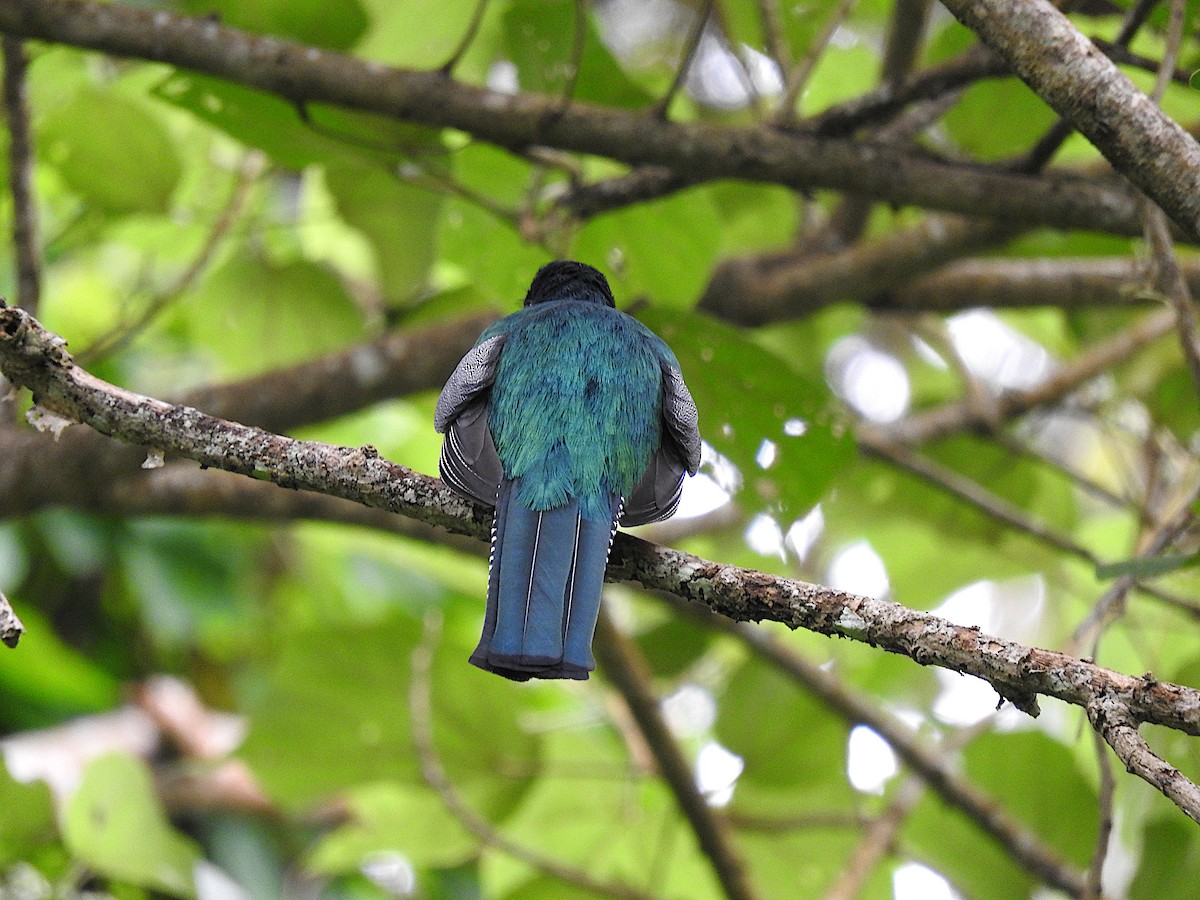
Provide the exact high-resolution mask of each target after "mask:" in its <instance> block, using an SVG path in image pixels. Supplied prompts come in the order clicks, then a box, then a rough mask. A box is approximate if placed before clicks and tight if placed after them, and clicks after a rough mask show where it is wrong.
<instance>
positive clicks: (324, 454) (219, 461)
mask: <svg viewBox="0 0 1200 900" xmlns="http://www.w3.org/2000/svg"><path fill="white" fill-rule="evenodd" d="M63 344H64V342H63V340H62V338H60V337H58V336H57V335H55V334H53V333H52V332H49V331H47V330H46V329H45V328H44V327H43V326H42V325H41V324H40V323H38V322H37V321H36V320H35V319H33V317H31V316H29V315H28V314H27V313H25V312H23V311H22V310H20V309H7V308H5V309H0V371H2V372H3V373H4V374H5V375H6V376H7V377H8V378H9V379H10V380H11V381H13V382H14V383H16V384H18V385H20V386H22V387H26V388H28V389H30V390H31V391H33V394H34V399H35V401H36V402H37V403H38V404H39V405H40V406H41V407H43V408H45V409H47V410H49V411H51V412H53V413H55V414H57V415H59V416H64V417H67V418H68V419H71V420H74V421H78V422H83V423H85V424H88V425H90V426H91V427H93V428H95V429H96V430H98V431H101V432H102V433H104V434H107V435H109V436H111V437H114V438H117V439H119V440H122V441H126V442H129V443H133V444H138V445H141V446H143V447H151V448H158V449H160V450H164V451H170V452H173V453H179V454H182V455H185V456H187V457H189V458H191V459H194V460H196V461H198V462H200V463H201V464H202V465H207V466H210V467H213V468H222V469H226V470H228V471H230V472H235V473H238V474H242V475H249V476H251V477H255V478H258V479H261V480H266V481H273V482H275V483H276V484H279V485H282V486H284V487H290V488H298V489H303V490H312V491H316V492H318V493H323V494H329V495H333V496H337V497H343V498H345V499H349V500H354V501H356V502H359V503H362V504H364V505H366V506H370V507H374V508H378V509H388V510H391V511H393V512H398V513H401V514H403V515H407V516H412V517H415V518H418V519H421V520H422V521H425V522H429V523H431V524H436V525H441V526H443V527H445V528H446V529H448V530H450V531H452V532H455V533H457V534H466V535H470V536H473V537H476V538H478V539H481V540H482V539H484V538H485V536H486V535H487V533H488V530H489V527H490V524H491V510H489V509H487V508H485V507H483V506H480V505H478V504H475V503H471V502H468V501H466V500H464V499H462V498H460V497H458V496H457V495H455V494H453V493H452V492H451V491H450V490H449V488H447V487H445V486H444V485H443V484H442V483H441V482H440V481H438V480H437V479H436V478H431V477H429V476H427V475H422V474H420V473H418V472H414V471H413V470H411V469H408V468H405V467H404V466H400V465H396V464H395V463H390V462H388V461H387V460H384V459H381V458H380V457H379V455H378V452H377V451H375V450H374V448H372V447H360V448H350V447H338V446H334V445H331V444H325V443H321V442H317V441H297V440H293V439H291V438H287V437H283V436H281V435H277V434H272V433H270V432H266V431H263V430H261V429H258V428H249V427H247V426H244V425H238V424H236V423H233V422H228V421H224V420H221V419H217V418H215V417H213V416H210V415H206V414H204V413H202V412H200V411H199V410H196V409H194V408H191V407H183V406H175V405H172V404H169V403H165V402H163V401H161V400H154V399H152V398H149V397H144V396H141V395H138V394H134V393H132V392H130V391H126V390H123V389H122V388H118V387H116V386H114V385H111V384H108V383H106V382H104V381H101V380H100V379H99V378H96V377H95V376H93V375H91V374H89V373H88V372H85V371H83V370H82V369H80V368H79V367H78V366H76V365H75V364H74V362H73V361H72V359H71V357H70V355H69V354H68V353H67V352H66V350H65V349H64V348H63ZM608 577H609V578H610V579H612V580H621V581H628V582H634V583H637V584H641V585H642V586H643V587H646V588H648V589H650V590H661V591H666V592H668V593H670V594H673V595H675V596H677V597H680V598H682V599H684V600H687V601H689V602H695V603H699V604H701V605H703V606H708V607H709V608H711V609H713V610H715V611H716V612H719V613H722V614H724V615H726V616H728V617H730V618H733V619H736V620H738V621H760V620H763V619H769V620H772V621H776V622H781V623H783V624H785V625H787V626H788V627H790V628H805V629H807V630H810V631H815V632H818V633H820V634H825V635H830V636H833V635H836V636H839V637H847V638H851V639H853V640H858V641H862V642H864V643H868V644H871V645H872V646H876V647H879V648H881V649H883V650H887V651H889V652H892V653H898V654H901V655H903V656H907V657H909V658H910V659H913V660H914V661H916V662H918V663H921V664H922V665H937V666H941V667H943V668H947V669H952V670H954V671H957V672H963V673H965V674H969V675H975V676H976V677H978V678H982V679H984V680H985V681H987V682H988V683H990V684H991V685H992V686H993V687H994V688H995V689H996V690H997V692H998V693H1000V695H1001V696H1003V697H1005V698H1007V699H1009V700H1011V701H1012V702H1013V703H1014V704H1015V705H1017V706H1018V707H1019V708H1020V709H1022V710H1024V711H1026V712H1028V713H1029V714H1031V715H1036V714H1037V711H1038V709H1037V696H1038V695H1039V694H1045V695H1047V696H1050V697H1055V698H1058V699H1059V700H1063V701H1065V702H1067V703H1071V704H1074V705H1077V706H1086V705H1087V704H1088V703H1091V702H1094V701H1095V700H1097V699H1098V698H1104V699H1106V700H1107V702H1109V703H1110V704H1113V705H1114V706H1115V708H1120V709H1124V710H1125V711H1126V713H1127V715H1128V716H1129V717H1131V718H1132V719H1134V720H1136V721H1139V722H1150V723H1153V724H1158V725H1165V726H1166V727H1168V728H1174V729H1176V730H1179V731H1182V732H1184V733H1186V734H1192V735H1200V690H1197V689H1195V688H1189V687H1185V686H1182V685H1176V684H1170V683H1167V682H1160V681H1157V680H1154V679H1152V678H1136V677H1133V676H1130V675H1124V674H1121V673H1119V672H1115V671H1113V670H1111V669H1105V668H1103V667H1101V666H1097V665H1095V664H1094V663H1092V662H1089V661H1086V660H1082V659H1077V658H1075V657H1072V656H1069V655H1067V654H1065V653H1058V652H1055V651H1052V650H1044V649H1041V648H1037V647H1027V646H1023V645H1021V644H1018V643H1016V642H1013V641H1006V640H1002V639H1000V638H996V637H992V636H990V635H987V634H984V633H982V632H981V631H979V629H977V628H967V627H963V626H959V625H954V624H953V623H951V622H948V621H947V620H945V619H942V618H939V617H937V616H933V615H930V614H928V613H923V612H919V611H917V610H913V609H908V608H906V607H904V606H901V605H900V604H898V603H895V602H892V601H889V600H878V599H875V598H871V597H864V596H859V595H856V594H850V593H847V592H845V591H839V590H835V589H833V588H829V587H825V586H822V585H816V584H809V583H806V582H802V581H797V580H794V579H790V578H782V577H777V576H773V575H768V574H765V573H763V572H758V571H755V570H752V569H745V568H741V567H739V566H731V565H724V564H722V563H717V562H712V561H710V560H705V559H701V558H700V557H697V556H693V555H692V554H689V553H683V552H681V551H678V550H672V549H670V548H667V547H660V546H657V545H655V544H651V543H649V542H647V541H643V540H640V539H638V538H634V537H631V536H629V535H624V534H623V535H620V536H619V537H618V539H617V540H616V541H615V542H614V544H613V552H612V556H611V559H610V562H609V569H608Z"/></svg>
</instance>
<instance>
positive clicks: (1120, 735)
mask: <svg viewBox="0 0 1200 900" xmlns="http://www.w3.org/2000/svg"><path fill="white" fill-rule="evenodd" d="M1087 713H1088V718H1089V719H1090V720H1091V723H1092V727H1094V728H1095V729H1096V731H1098V732H1099V733H1100V735H1101V736H1102V737H1103V738H1104V740H1105V741H1106V742H1107V743H1108V745H1109V746H1110V747H1112V749H1113V752H1114V753H1116V754H1117V758H1118V759H1119V760H1121V762H1122V763H1124V764H1125V771H1127V772H1130V773H1132V774H1134V775H1137V776H1138V777H1139V778H1141V779H1143V780H1144V781H1146V782H1148V783H1150V784H1152V785H1154V787H1156V788H1158V789H1159V790H1160V791H1162V793H1163V795H1164V796H1166V797H1168V798H1170V800H1172V801H1173V802H1174V803H1175V805H1176V806H1178V807H1179V808H1180V809H1181V810H1183V811H1184V813H1185V814H1186V815H1187V816H1188V817H1189V818H1190V819H1192V820H1193V821H1194V822H1197V823H1200V787H1198V786H1197V785H1196V784H1195V782H1193V781H1192V780H1191V779H1189V778H1188V777H1187V776H1186V775H1184V774H1183V773H1182V772H1180V771H1179V770H1178V769H1177V768H1175V767H1174V766H1173V765H1171V764H1170V763H1168V762H1166V761H1165V760H1164V759H1162V758H1161V757H1160V756H1158V754H1156V753H1155V752H1154V751H1153V750H1151V749H1150V745H1149V744H1147V743H1146V739H1145V738H1143V737H1142V736H1141V734H1140V733H1139V732H1138V728H1137V726H1138V723H1137V721H1136V720H1135V719H1134V718H1132V717H1131V716H1130V715H1129V714H1128V710H1126V709H1123V708H1122V707H1121V706H1120V705H1119V704H1114V703H1112V702H1111V701H1110V700H1107V699H1104V700H1099V701H1097V702H1096V703H1093V704H1090V705H1089V706H1088V708H1087Z"/></svg>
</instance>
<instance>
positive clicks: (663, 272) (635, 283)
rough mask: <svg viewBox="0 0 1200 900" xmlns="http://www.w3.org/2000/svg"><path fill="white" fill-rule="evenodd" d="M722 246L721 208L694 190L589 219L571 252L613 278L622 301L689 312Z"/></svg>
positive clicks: (619, 298)
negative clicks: (645, 300)
mask: <svg viewBox="0 0 1200 900" xmlns="http://www.w3.org/2000/svg"><path fill="white" fill-rule="evenodd" d="M667 222H669V223H670V227H669V228H667V227H664V223H667ZM720 244H721V221H720V219H719V218H718V216H717V207H716V205H715V204H714V203H713V201H712V198H711V196H710V195H709V193H708V192H707V190H705V189H704V188H695V189H692V190H688V191H680V192H679V193H676V194H672V195H671V196H669V197H664V198H663V199H661V200H656V201H653V202H650V203H640V204H637V205H636V206H631V207H628V208H626V209H622V210H618V211H616V212H611V213H606V214H605V215H602V216H597V217H596V218H594V219H591V220H590V221H589V222H588V223H587V224H586V225H584V226H583V228H582V229H581V230H580V231H579V234H578V235H576V237H575V241H574V244H573V246H572V252H573V253H574V255H575V257H576V258H577V259H580V260H583V261H584V262H588V263H591V264H592V265H595V266H597V267H598V268H601V269H607V270H608V271H609V272H610V273H611V275H612V277H611V279H610V280H611V281H612V282H613V289H614V290H615V291H616V292H617V294H618V300H619V301H623V302H625V303H628V302H630V301H632V300H635V299H642V298H643V296H645V297H649V298H650V299H651V300H652V301H653V302H654V303H655V304H656V305H662V306H668V307H672V308H675V309H690V308H692V307H693V306H694V305H695V303H696V300H697V299H698V298H699V297H700V294H701V291H702V290H703V288H704V286H705V285H706V284H707V283H708V277H709V273H710V272H711V270H712V267H713V264H714V263H715V262H716V258H717V252H718V250H719V249H720ZM530 277H532V275H531V276H530Z"/></svg>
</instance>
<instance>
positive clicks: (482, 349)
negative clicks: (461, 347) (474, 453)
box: [433, 334, 505, 432]
mask: <svg viewBox="0 0 1200 900" xmlns="http://www.w3.org/2000/svg"><path fill="white" fill-rule="evenodd" d="M504 338H505V335H503V334H497V335H495V336H494V337H490V338H488V339H487V340H486V341H480V342H479V343H478V344H476V345H475V346H474V347H472V348H471V350H470V352H468V353H467V355H466V356H464V357H463V358H462V359H460V360H459V361H458V365H457V366H455V367H454V372H453V373H451V375H450V379H449V380H448V381H447V382H446V386H445V387H443V388H442V393H441V395H440V396H439V397H438V402H437V408H436V409H435V410H434V411H433V427H434V428H436V429H437V430H438V431H439V432H445V431H446V430H447V429H448V428H449V427H450V423H451V422H453V421H454V420H455V419H456V418H457V417H458V416H459V415H460V414H461V413H462V411H463V410H464V409H465V408H466V407H467V406H468V405H469V404H470V403H471V402H472V401H473V400H475V399H476V398H477V397H478V396H479V395H480V394H482V393H483V392H484V391H486V390H488V389H489V388H491V386H492V382H493V381H494V380H495V378H496V366H497V365H499V363H500V351H501V350H502V349H503V348H504Z"/></svg>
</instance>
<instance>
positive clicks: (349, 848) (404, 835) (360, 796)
mask: <svg viewBox="0 0 1200 900" xmlns="http://www.w3.org/2000/svg"><path fill="white" fill-rule="evenodd" d="M346 802H347V806H348V807H349V811H350V819H351V821H350V824H348V825H343V826H342V827H341V828H338V829H337V830H336V831H334V832H332V833H331V834H329V835H327V836H325V837H324V838H323V839H322V840H321V842H320V843H319V844H318V845H317V847H316V848H315V849H314V850H313V851H312V853H311V854H310V856H309V859H308V866H309V868H311V869H312V870H313V871H315V872H322V873H327V874H333V873H343V872H355V871H358V870H359V869H360V868H361V867H362V863H363V860H364V859H366V858H367V857H369V856H370V855H371V854H373V853H380V852H384V851H391V852H395V853H401V854H403V855H404V857H405V858H406V859H408V860H409V861H410V862H411V863H412V864H413V865H414V866H417V867H421V868H426V867H428V868H438V869H443V868H449V867H452V866H459V865H462V864H464V863H466V862H467V861H468V860H470V859H471V858H472V857H473V856H474V855H475V854H476V853H477V852H478V848H479V840H478V838H476V837H475V836H474V835H472V834H471V833H470V832H469V831H467V829H466V828H465V827H464V826H463V824H462V823H461V822H460V821H459V820H458V819H456V818H455V817H454V816H453V815H452V814H451V813H450V811H449V810H448V809H447V808H446V803H445V801H444V800H443V799H442V797H440V796H439V795H438V794H437V793H436V792H435V791H433V790H432V789H431V788H429V787H426V786H421V785H403V784H397V783H395V782H384V783H378V784H370V785H363V786H361V787H358V788H354V789H352V790H351V791H350V794H349V796H348V797H347V798H346Z"/></svg>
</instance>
